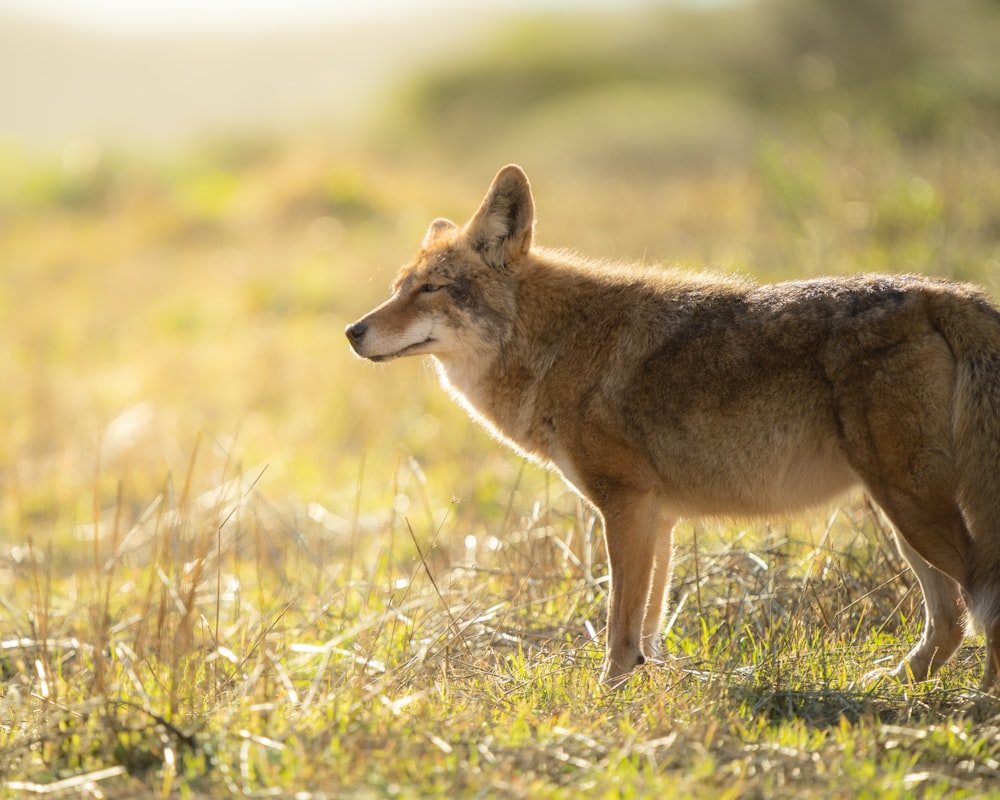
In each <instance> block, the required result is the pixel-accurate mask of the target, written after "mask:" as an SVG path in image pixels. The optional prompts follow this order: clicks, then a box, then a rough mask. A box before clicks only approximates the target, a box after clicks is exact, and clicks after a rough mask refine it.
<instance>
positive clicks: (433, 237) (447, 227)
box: [423, 218, 458, 247]
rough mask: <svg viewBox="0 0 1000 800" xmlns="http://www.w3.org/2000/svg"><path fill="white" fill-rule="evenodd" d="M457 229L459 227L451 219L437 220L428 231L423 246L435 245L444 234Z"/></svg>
mask: <svg viewBox="0 0 1000 800" xmlns="http://www.w3.org/2000/svg"><path fill="white" fill-rule="evenodd" d="M457 229H458V225H456V224H455V223H454V222H452V221H451V220H450V219H444V218H440V219H436V220H434V221H433V222H432V223H431V226H430V227H429V228H428V229H427V233H426V235H425V236H424V245H423V246H424V247H428V246H430V245H432V244H434V242H436V241H437V240H438V239H440V238H441V236H442V235H443V234H445V233H447V232H448V231H453V230H457Z"/></svg>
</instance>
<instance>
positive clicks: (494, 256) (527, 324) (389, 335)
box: [347, 166, 1000, 689]
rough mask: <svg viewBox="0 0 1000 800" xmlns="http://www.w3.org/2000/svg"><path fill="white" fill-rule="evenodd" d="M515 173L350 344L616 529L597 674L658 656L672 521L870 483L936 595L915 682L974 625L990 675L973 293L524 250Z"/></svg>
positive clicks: (997, 337)
mask: <svg viewBox="0 0 1000 800" xmlns="http://www.w3.org/2000/svg"><path fill="white" fill-rule="evenodd" d="M533 228H534V205H533V201H532V197H531V190H530V188H529V185H528V180H527V178H526V177H525V175H524V173H523V172H522V171H521V170H520V169H519V168H518V167H514V166H509V167H505V168H504V169H503V170H501V171H500V173H499V174H498V175H497V176H496V178H495V179H494V181H493V184H492V186H491V187H490V190H489V192H488V193H487V195H486V198H485V199H484V200H483V203H482V205H481V206H480V208H479V210H478V211H477V212H476V214H475V215H474V216H473V217H472V219H471V220H470V221H469V222H467V223H466V224H465V225H463V226H458V225H455V224H454V223H452V222H449V221H447V220H436V221H435V222H433V223H432V224H431V226H430V229H429V230H428V232H427V236H426V237H425V239H424V241H423V244H422V246H421V248H420V250H419V251H418V253H417V255H416V256H415V257H414V259H413V260H412V261H411V262H410V263H409V264H408V265H407V266H405V267H403V269H402V270H400V272H399V274H398V275H397V276H396V279H395V281H394V282H393V286H392V295H391V296H390V297H389V299H388V300H386V301H385V302H384V303H383V304H382V305H380V306H379V307H378V308H376V309H374V310H373V311H372V312H370V313H369V314H367V315H366V316H365V317H363V318H362V319H361V320H359V321H358V322H355V323H354V324H352V325H349V326H348V327H347V336H348V339H349V340H350V342H351V346H352V347H353V348H354V350H355V351H356V352H357V353H358V355H360V356H363V357H365V358H368V359H371V360H374V361H383V360H387V359H391V358H396V357H398V356H404V355H431V356H433V357H434V359H435V361H436V364H437V368H438V372H439V374H440V376H441V379H442V382H443V383H444V385H445V386H446V387H447V388H448V389H449V390H450V391H451V392H452V394H453V395H454V396H455V397H456V399H458V400H459V402H461V403H462V404H463V405H464V406H465V407H466V408H467V409H468V410H469V412H470V413H471V414H472V415H473V416H474V417H475V418H476V419H478V420H479V421H481V422H482V423H483V424H484V425H485V426H486V427H487V428H489V429H490V430H491V431H492V432H493V433H494V434H495V435H496V436H497V437H499V438H501V439H502V440H504V441H506V442H508V443H509V444H511V445H512V446H514V447H515V448H517V449H518V450H520V451H521V452H523V453H525V454H527V455H529V456H531V457H532V458H534V459H536V460H538V461H540V462H542V463H544V464H547V465H549V466H552V467H554V468H555V469H557V470H558V471H559V472H560V473H561V474H562V476H563V477H564V478H565V480H566V481H567V482H568V483H569V484H570V485H571V486H573V487H574V489H575V490H576V491H577V492H578V493H579V494H580V495H582V496H583V497H584V498H586V499H587V500H589V501H590V502H591V503H592V504H593V505H594V506H595V508H596V509H597V510H598V511H599V512H600V514H601V516H602V519H603V521H604V529H605V542H606V546H607V551H608V558H609V562H610V566H611V599H610V607H609V614H608V649H607V655H606V658H605V661H604V668H603V672H602V679H603V680H604V681H605V682H608V683H611V684H619V683H621V682H623V681H624V679H625V678H626V677H627V676H628V674H629V672H630V671H631V670H632V669H633V668H634V667H635V666H636V665H638V664H641V663H643V662H644V661H645V659H646V658H647V657H650V656H655V655H656V654H657V653H658V651H659V640H660V635H661V625H662V619H663V613H664V608H665V603H666V597H667V588H668V584H669V579H670V559H671V551H672V537H671V532H672V529H673V526H674V524H675V522H676V521H677V519H678V518H679V517H682V516H699V515H722V514H725V515H739V514H748V515H762V514H768V513H776V512H787V511H790V510H794V509H797V508H802V507H804V506H809V505H812V504H815V503H819V502H823V501H825V500H828V499H830V498H831V497H834V496H836V495H837V494H838V493H839V492H841V491H843V490H844V489H846V488H848V487H850V486H852V485H855V484H859V483H860V484H861V485H863V486H864V487H865V489H866V490H867V491H868V492H869V494H870V495H871V497H872V498H873V499H874V500H875V501H876V502H877V503H878V504H879V505H880V506H881V508H882V509H883V510H884V511H885V513H886V515H887V516H888V517H889V518H890V519H891V520H892V522H893V523H894V525H895V526H896V529H897V531H898V535H897V542H898V544H899V547H900V550H901V552H902V553H903V555H904V556H905V557H906V559H907V561H908V562H909V563H910V565H911V566H912V567H913V570H914V572H915V573H916V575H917V578H918V580H919V582H920V585H921V588H922V589H923V593H924V599H925V604H926V614H927V624H926V625H925V628H924V633H923V638H922V639H921V641H920V642H919V643H918V644H917V646H916V647H915V648H914V649H913V650H912V651H911V652H910V653H909V655H908V656H907V657H906V659H905V660H904V661H903V662H902V663H901V664H900V665H899V666H898V667H897V668H896V669H895V670H894V671H893V673H892V674H894V675H895V676H896V677H899V678H912V679H916V680H922V679H924V678H925V677H926V676H927V675H928V674H929V673H930V672H931V671H932V670H933V669H934V668H935V667H936V666H937V665H939V664H941V663H943V662H944V661H945V660H947V659H948V657H950V656H951V654H952V653H953V652H954V651H955V649H956V648H957V647H958V645H959V643H960V642H961V640H962V637H963V635H964V632H965V617H966V613H965V612H966V609H967V607H968V611H969V612H971V615H972V617H973V618H974V620H975V622H976V623H978V624H979V625H981V626H982V627H983V628H984V629H985V631H986V634H987V648H988V651H989V658H988V660H987V662H986V670H985V675H984V678H983V685H984V687H985V688H987V689H993V688H994V687H995V683H996V681H997V676H998V675H1000V312H998V311H997V310H996V309H995V308H994V307H993V306H991V305H990V303H989V302H988V301H987V300H986V299H985V297H984V296H983V295H982V294H981V293H979V292H978V291H977V290H975V289H973V288H970V287H968V286H964V285H959V284H954V283H948V282H944V281H938V280H932V279H929V278H923V277H918V276H878V275H869V276H856V277H849V278H828V279H822V280H814V281H800V282H788V283H779V284H773V285H764V286H759V285H757V284H754V283H750V282H747V281H738V280H734V279H727V278H719V277H716V276H705V275H696V274H689V273H683V272H676V271H667V270H653V269H649V268H645V267H621V266H616V267H612V266H608V265H603V264H595V263H589V262H586V261H583V260H580V259H576V258H572V257H569V256H567V255H566V254H565V253H561V252H553V251H548V250H543V249H540V248H537V247H534V246H533V243H532V236H533Z"/></svg>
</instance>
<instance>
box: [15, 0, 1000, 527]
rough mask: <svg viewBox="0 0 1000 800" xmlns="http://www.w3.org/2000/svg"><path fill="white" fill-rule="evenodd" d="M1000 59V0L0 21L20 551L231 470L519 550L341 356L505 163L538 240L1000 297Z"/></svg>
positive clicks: (337, 507) (421, 6)
mask: <svg viewBox="0 0 1000 800" xmlns="http://www.w3.org/2000/svg"><path fill="white" fill-rule="evenodd" d="M998 42H1000V4H998V3H997V2H995V0H954V1H953V2H949V3H940V2H937V1H936V0H879V1H878V2H869V1H868V0H743V1H742V2H740V1H739V0H729V1H728V2H723V1H722V0H717V1H716V2H711V1H710V0H705V1H704V2H689V3H653V2H645V1H644V0H631V1H630V2H621V0H616V2H610V0H608V1H607V2H602V1H601V0H592V2H583V3H581V2H568V0H548V1H547V2H529V1H528V0H524V2H513V3H512V2H504V3H500V2H497V3H485V2H484V3H478V4H470V3H444V2H442V3H433V2H432V3H427V2H408V0H368V2H364V3H360V2H359V3H341V2H338V3H331V2H319V1H318V0H294V1H293V0H285V2H282V3H265V2H247V1H246V0H243V2H238V3H237V2H216V3H204V2H201V3H198V2H179V1H178V0H171V2H162V3H160V2H146V3H129V2H124V0H104V1H103V2H102V0H3V2H0V275H2V280H0V326H2V329H0V386H2V387H3V391H2V392H0V419H2V420H3V426H2V433H0V493H2V494H0V497H2V507H0V511H2V515H0V525H2V531H3V534H4V536H5V538H6V539H7V540H8V541H9V542H13V543H17V542H20V541H23V540H24V538H25V537H29V536H31V535H35V536H38V537H53V536H56V537H59V536H63V535H64V534H71V533H73V532H74V531H77V532H78V533H79V530H78V526H80V525H81V524H84V523H88V521H90V520H92V519H93V518H94V516H95V515H97V516H101V515H102V514H105V515H106V514H108V513H110V511H109V509H112V508H117V509H119V510H121V509H124V511H123V512H122V511H120V512H119V513H125V514H126V516H128V517H129V518H138V517H139V516H140V515H141V514H142V513H143V510H144V509H145V508H146V507H147V506H148V503H149V500H150V498H151V497H153V496H156V495H157V493H158V492H159V491H160V489H161V487H162V486H163V485H164V483H165V482H167V483H169V482H170V481H174V482H176V483H180V482H181V480H182V477H181V476H185V475H186V476H187V477H188V478H189V479H190V480H191V481H193V482H194V484H195V485H199V486H202V487H211V486H214V485H215V481H217V480H218V476H219V475H225V474H226V473H227V470H228V473H229V475H230V476H231V475H232V474H233V473H234V472H235V471H236V470H235V469H234V467H233V465H234V464H235V465H238V467H239V471H240V473H241V474H242V473H243V472H244V471H245V472H246V474H248V475H252V476H253V477H254V478H258V477H259V478H260V482H259V483H258V484H257V489H258V490H260V489H263V487H265V486H266V487H268V488H267V489H266V494H267V496H268V498H269V502H271V503H272V504H273V505H274V507H275V508H277V509H278V511H277V514H276V516H277V517H278V518H280V519H282V520H286V521H288V520H290V521H291V522H290V523H289V524H290V525H291V526H293V527H296V526H302V525H318V526H319V528H318V530H321V531H325V532H328V533H329V534H330V535H331V536H335V535H337V532H338V531H342V530H346V529H351V530H357V529H358V526H359V525H361V526H362V527H363V523H364V521H365V519H367V518H368V517H371V518H372V519H371V520H370V522H371V526H372V529H373V530H374V529H377V526H378V525H380V524H384V522H385V518H386V515H392V514H396V513H399V512H401V511H403V512H405V511H407V510H408V509H409V511H408V513H410V514H411V515H414V514H417V515H426V519H427V520H428V523H429V524H430V523H434V524H437V523H438V522H439V521H440V515H441V514H442V513H448V514H452V515H453V516H452V520H453V521H456V522H455V524H456V525H457V526H458V527H459V528H460V529H462V530H476V529H479V528H482V527H484V526H485V528H486V529H487V530H489V529H490V526H491V525H492V526H493V527H494V528H496V527H497V526H499V525H501V518H502V517H503V516H504V513H505V505H506V502H507V498H508V497H509V498H513V501H512V502H517V498H518V497H519V495H518V492H519V491H521V488H519V487H522V485H527V484H522V482H521V481H522V479H521V477H520V475H521V472H520V470H521V466H520V464H519V462H518V461H517V459H515V458H513V457H512V456H510V455H509V454H507V453H505V452H502V451H501V450H500V449H499V448H497V447H495V446H494V445H493V444H492V443H489V442H488V441H487V439H486V437H485V435H483V434H481V433H480V432H478V431H477V430H476V429H475V428H474V427H473V426H472V424H471V423H469V422H468V421H467V420H466V419H465V418H464V415H463V414H462V412H461V411H459V410H458V409H457V408H454V407H452V406H451V404H450V403H449V401H448V400H447V398H446V397H445V396H444V393H443V392H441V391H440V390H438V389H437V387H436V385H435V381H434V379H433V376H432V375H431V374H430V372H429V370H427V369H426V367H425V366H424V365H421V364H420V363H417V362H407V363H394V364H391V365H389V366H386V367H380V368H373V367H371V366H370V365H368V364H364V363H361V362H359V361H357V360H355V359H353V358H352V357H351V356H350V354H349V352H348V348H347V346H346V343H345V341H344V340H343V335H342V330H343V327H344V325H345V324H346V323H348V322H350V321H352V320H354V319H356V318H357V317H358V316H360V315H361V314H362V313H364V312H365V311H366V310H367V309H368V308H370V307H371V306H372V305H373V304H374V303H375V302H377V301H379V300H380V299H382V297H383V296H384V294H385V289H386V286H387V284H388V282H389V280H390V278H391V276H392V274H393V273H394V272H395V270H396V268H397V267H398V266H399V265H400V264H401V263H402V262H404V261H405V260H406V259H407V258H408V256H409V255H410V254H411V253H412V251H413V249H414V248H415V246H416V245H417V243H418V242H419V240H420V237H421V236H422V234H423V231H424V230H425V227H426V225H427V223H428V222H429V220H431V219H432V218H434V217H436V216H440V215H444V216H450V217H453V218H455V219H457V220H464V219H465V218H466V217H467V216H468V215H469V214H471V212H472V211H473V210H474V209H475V208H476V206H477V204H478V201H479V199H480V198H481V196H482V194H483V192H484V191H485V190H486V187H487V185H488V183H489V181H490V179H491V177H492V176H493V174H494V172H495V171H496V169H497V168H499V167H500V166H501V165H503V164H505V163H508V162H518V163H521V164H522V165H523V166H524V167H525V168H526V170H527V172H528V174H529V176H530V177H531V179H532V181H533V185H534V190H535V193H536V201H537V208H538V213H539V225H538V229H537V238H538V241H539V242H541V243H543V244H545V245H549V246H555V247H569V248H573V249H578V250H580V251H582V252H584V253H587V254H589V255H593V256H598V257H607V258H615V259H635V260H646V261H650V262H664V263H678V264H684V265H687V266H692V265H708V266H710V267H712V268H714V269H719V270H723V271H730V272H739V273H743V274H748V275H752V276H756V277H758V278H760V279H767V280H770V279H778V278H783V277H804V276H811V275H817V274H826V273H846V272H853V271H859V270H879V271H909V270H912V271H920V272H927V273H931V274H936V275H943V276H948V277H955V278H960V279H968V280H974V281H977V282H980V283H982V284H984V285H985V286H986V287H987V289H988V290H990V291H992V292H993V293H994V295H996V294H997V293H998V292H1000V246H998V238H1000V178H998V172H997V166H998V161H997V159H998V156H1000V151H998V147H1000V144H998V133H1000V47H998V46H997V43H998ZM196 453H197V457H195V454H196ZM192 464H194V465H195V466H194V467H192V466H190V465H192ZM201 470H203V472H201ZM529 475H530V476H534V477H529V478H528V479H525V480H528V481H529V482H530V480H534V481H535V483H536V484H540V483H542V482H544V481H545V478H544V477H543V476H542V475H541V474H540V473H537V472H535V471H529ZM213 476H215V477H213ZM546 485H547V484H546ZM501 487H502V489H501ZM511 487H514V488H511ZM553 491H556V490H555V488H554V487H553ZM559 491H561V489H560V490H559ZM498 497H499V498H502V499H501V500H498ZM452 499H454V500H457V501H461V502H460V503H458V504H452V505H453V508H452V509H451V510H446V512H441V511H439V510H438V509H440V508H442V507H443V508H445V509H448V506H449V502H450V500H452ZM95 509H96V510H95ZM508 510H509V509H508ZM366 515H367V516H366ZM379 515H381V516H379ZM81 535H84V536H85V534H81Z"/></svg>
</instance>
